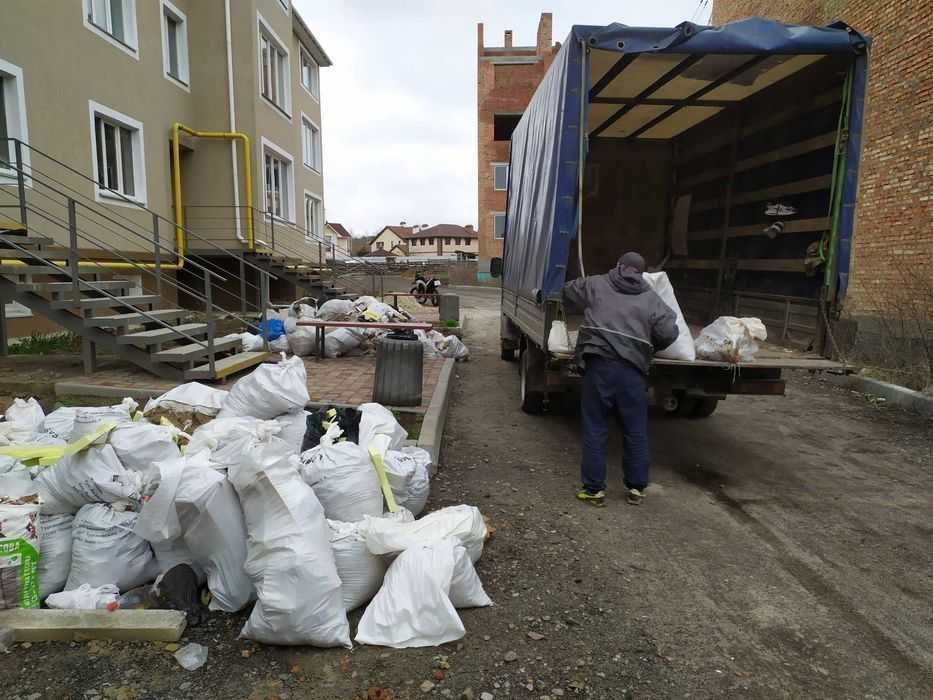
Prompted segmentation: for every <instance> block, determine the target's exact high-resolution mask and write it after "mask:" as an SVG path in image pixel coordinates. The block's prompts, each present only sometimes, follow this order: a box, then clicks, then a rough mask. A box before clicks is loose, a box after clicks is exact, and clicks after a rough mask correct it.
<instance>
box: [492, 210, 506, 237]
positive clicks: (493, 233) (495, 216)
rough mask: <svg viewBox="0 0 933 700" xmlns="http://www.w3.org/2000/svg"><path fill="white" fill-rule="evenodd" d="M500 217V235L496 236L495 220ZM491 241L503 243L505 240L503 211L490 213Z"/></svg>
mask: <svg viewBox="0 0 933 700" xmlns="http://www.w3.org/2000/svg"><path fill="white" fill-rule="evenodd" d="M500 216H501V217H502V219H503V222H502V229H503V230H502V235H501V236H498V235H496V219H497V218H498V217H500ZM492 239H493V240H494V241H504V240H505V212H504V211H494V212H493V213H492Z"/></svg>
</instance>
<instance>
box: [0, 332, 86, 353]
mask: <svg viewBox="0 0 933 700" xmlns="http://www.w3.org/2000/svg"><path fill="white" fill-rule="evenodd" d="M80 351H81V336H80V335H78V334H77V333H72V332H70V331H68V332H65V333H38V332H35V331H34V332H33V333H32V334H31V335H29V336H27V337H25V338H20V339H19V340H18V341H17V342H15V343H10V347H9V354H10V355H57V354H63V353H75V352H80Z"/></svg>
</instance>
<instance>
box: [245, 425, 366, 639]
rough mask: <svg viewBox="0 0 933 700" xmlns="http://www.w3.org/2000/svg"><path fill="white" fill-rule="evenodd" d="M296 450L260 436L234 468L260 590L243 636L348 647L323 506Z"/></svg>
mask: <svg viewBox="0 0 933 700" xmlns="http://www.w3.org/2000/svg"><path fill="white" fill-rule="evenodd" d="M297 461H298V460H297V458H296V456H295V454H294V451H292V450H290V449H289V447H288V446H287V445H286V444H285V443H284V442H282V441H281V440H279V439H278V438H277V437H275V436H274V435H260V436H259V437H258V438H256V439H255V440H254V441H252V442H251V444H250V445H249V446H248V447H247V448H246V450H245V452H244V454H243V457H242V459H241V461H240V463H239V464H237V465H235V466H234V467H231V469H230V481H231V482H232V483H233V486H234V488H236V491H237V494H238V495H239V497H240V502H241V503H242V505H243V513H244V515H245V516H246V530H247V532H248V533H249V542H248V548H247V560H246V573H247V575H248V576H249V577H250V578H251V579H252V580H253V582H254V583H255V585H256V590H257V592H258V594H259V600H258V601H257V603H256V605H255V607H254V608H253V612H252V613H251V614H250V617H249V620H247V622H246V625H245V626H244V627H243V631H242V632H241V635H242V636H243V637H246V638H248V639H253V640H255V641H259V642H266V643H271V644H313V645H315V646H322V647H333V646H344V647H348V648H349V647H350V646H351V644H350V626H349V624H348V623H347V615H346V612H345V610H344V607H343V598H342V593H341V585H340V577H339V576H338V575H337V566H336V564H335V563H334V552H333V550H332V549H331V546H330V541H329V540H330V538H329V532H328V527H327V521H326V520H325V519H324V509H323V508H322V507H321V504H320V502H319V501H318V499H317V496H315V495H314V491H313V490H312V489H311V487H310V486H308V485H307V484H305V483H304V482H303V481H302V480H301V477H300V476H299V475H298V469H297Z"/></svg>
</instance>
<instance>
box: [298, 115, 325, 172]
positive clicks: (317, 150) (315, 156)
mask: <svg viewBox="0 0 933 700" xmlns="http://www.w3.org/2000/svg"><path fill="white" fill-rule="evenodd" d="M305 126H309V127H311V129H310V130H309V131H310V136H311V140H312V142H313V143H312V144H311V146H312V153H311V156H312V160H311V162H310V163H309V162H308V160H307V157H306V156H307V155H308V146H307V138H306V135H305ZM323 161H324V153H323V152H322V147H321V127H320V126H318V124H317V123H316V122H315V121H314V120H313V119H312V118H311V117H309V116H308V115H307V114H305V113H304V112H302V113H301V162H302V163H303V164H304V166H305V167H306V168H307V169H308V170H311V171H312V172H315V173H317V174H318V175H320V174H321V172H322V171H323V169H324V168H323V165H322V163H323Z"/></svg>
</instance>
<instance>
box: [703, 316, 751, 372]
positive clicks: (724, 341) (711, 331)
mask: <svg viewBox="0 0 933 700" xmlns="http://www.w3.org/2000/svg"><path fill="white" fill-rule="evenodd" d="M767 338H768V331H767V329H766V328H765V324H763V323H762V322H761V319H758V318H752V317H747V318H736V317H735V316H720V317H719V318H717V319H716V320H715V321H713V322H712V323H711V324H709V325H708V326H707V327H706V328H704V329H703V330H702V331H700V335H699V336H697V340H696V349H697V357H699V358H700V359H701V360H716V361H718V362H731V363H733V364H735V363H737V362H751V361H752V360H753V359H754V358H755V353H757V352H758V341H759V340H762V341H763V340H767Z"/></svg>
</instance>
